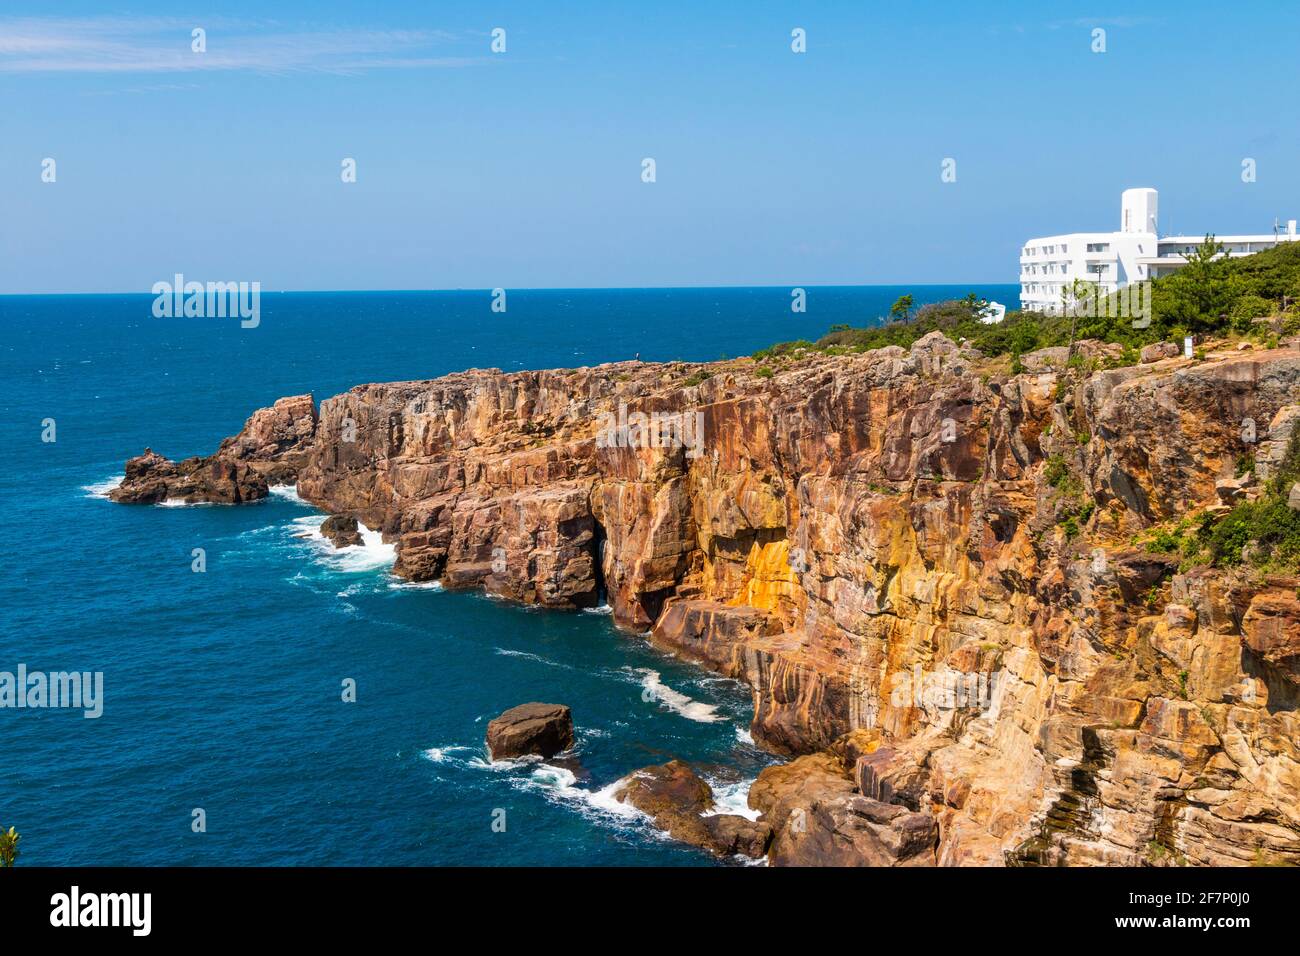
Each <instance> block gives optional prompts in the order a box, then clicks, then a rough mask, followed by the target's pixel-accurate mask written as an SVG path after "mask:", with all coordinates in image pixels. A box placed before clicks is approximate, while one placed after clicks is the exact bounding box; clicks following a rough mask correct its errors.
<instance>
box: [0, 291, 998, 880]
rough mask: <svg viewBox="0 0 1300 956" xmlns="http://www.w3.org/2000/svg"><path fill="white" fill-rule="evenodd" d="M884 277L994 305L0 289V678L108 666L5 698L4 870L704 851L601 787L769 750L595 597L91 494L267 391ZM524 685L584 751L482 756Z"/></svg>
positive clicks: (511, 351)
mask: <svg viewBox="0 0 1300 956" xmlns="http://www.w3.org/2000/svg"><path fill="white" fill-rule="evenodd" d="M906 291H911V292H912V293H913V294H914V295H915V296H916V298H917V301H918V303H919V302H924V301H934V300H938V299H942V298H949V297H952V296H958V295H963V294H965V293H966V292H968V291H976V292H979V293H980V294H982V295H987V296H989V297H991V298H996V299H998V300H999V301H1003V302H1014V301H1015V298H1014V296H1015V295H1016V294H1017V289H1016V287H1015V286H982V287H968V286H961V287H951V288H944V287H909V288H896V287H864V288H813V289H809V290H808V311H807V312H806V313H804V314H793V313H791V312H790V309H789V302H790V295H789V290H788V289H785V288H774V289H697V290H620V291H610V290H590V291H534V292H527V291H521V292H511V293H509V298H508V310H507V312H506V313H504V314H502V313H493V312H491V311H490V309H489V303H490V295H489V293H487V292H444V293H337V294H268V295H264V296H263V298H262V314H261V324H260V325H259V326H258V327H257V328H255V329H241V328H240V327H239V324H238V322H237V320H232V319H155V318H154V317H153V316H152V314H151V311H150V306H151V304H152V298H151V297H150V296H39V297H28V296H7V297H0V330H2V331H3V339H2V340H0V387H2V391H0V396H2V398H0V410H2V413H0V450H2V451H3V456H4V457H3V462H4V467H3V469H0V528H2V529H3V534H4V542H5V543H4V547H2V548H0V671H9V672H14V671H15V670H16V669H17V666H18V665H19V664H20V663H22V664H26V666H27V668H28V669H29V670H31V671H46V672H48V671H60V670H79V671H102V672H103V674H104V703H103V708H104V709H103V716H102V717H100V718H99V719H94V720H88V719H85V718H83V716H82V714H81V712H80V711H74V710H54V709H46V710H32V709H23V710H17V709H9V708H0V825H2V826H4V827H8V826H10V825H13V826H15V827H17V829H18V830H19V831H20V832H21V833H22V842H21V844H20V847H21V850H22V856H21V857H20V863H21V864H32V865H36V864H46V865H66V864H110V865H117V864H123V865H125V864H143V865H148V864H399V865H400V864H405V865H412V864H414V865H430V864H486V865H498V864H562V863H572V864H657V865H698V864H708V863H709V862H710V860H709V859H708V858H707V857H706V856H704V855H703V854H701V853H699V852H697V851H694V850H691V849H688V848H683V847H680V846H677V845H675V844H672V843H669V842H667V841H665V840H663V839H661V838H659V837H658V836H656V835H655V834H654V833H653V832H652V831H650V830H648V829H646V828H645V827H644V826H643V825H641V824H640V823H638V822H637V821H636V820H634V819H629V818H627V817H625V816H621V815H618V814H616V813H613V812H611V811H609V810H608V809H607V808H606V807H605V805H604V801H602V800H601V798H600V796H599V791H600V790H601V789H602V788H604V787H606V786H608V785H609V784H610V783H612V782H613V781H614V780H616V779H617V778H618V777H620V776H622V775H623V774H625V773H627V772H629V771H631V770H634V769H636V768H638V767H641V766H645V765H648V764H651V763H659V762H662V761H664V760H667V759H669V758H671V757H681V758H683V759H686V760H689V761H692V762H694V763H696V764H698V765H699V766H700V767H701V768H702V769H703V770H704V771H705V773H706V776H708V777H709V778H710V779H712V780H713V781H714V782H715V784H716V785H717V786H716V789H718V791H719V793H720V795H722V796H727V797H730V799H733V800H735V801H737V802H739V803H742V804H743V797H744V790H745V787H746V785H747V781H749V780H751V779H752V778H753V776H754V775H755V774H756V773H757V772H758V770H759V769H761V767H762V766H764V765H765V764H766V763H767V762H768V760H769V758H768V757H766V756H765V755H764V754H762V753H761V752H760V751H758V750H756V749H755V748H754V747H753V746H752V744H749V743H748V742H747V735H746V734H745V730H746V728H747V727H748V723H749V719H750V717H751V712H750V705H749V697H748V693H747V692H746V691H745V689H744V688H742V687H740V686H738V685H736V684H733V683H731V682H728V681H723V680H720V679H718V678H716V677H714V676H712V675H710V674H709V673H707V672H705V671H703V670H701V669H699V668H696V667H694V666H691V665H687V664H684V663H681V662H678V661H675V660H674V659H672V658H670V657H667V656H665V655H662V654H660V653H658V652H656V651H653V650H652V649H650V648H649V647H648V646H647V645H646V644H645V642H644V640H643V639H642V638H641V637H639V636H638V635H635V634H628V633H625V632H621V631H618V630H617V629H615V628H614V627H613V626H612V625H611V623H610V619H609V618H608V617H607V616H604V615H599V614H591V613H564V612H547V611H537V610H525V609H521V608H516V607H511V606H507V605H503V604H501V603H499V602H496V601H493V600H489V599H486V598H483V597H480V596H476V595H471V594H458V593H445V592H441V591H438V590H434V589H430V588H415V587H409V586H404V585H401V584H399V583H398V582H396V581H395V580H394V579H392V578H391V577H390V576H389V575H388V573H387V561H388V555H387V554H386V550H385V549H384V548H383V547H382V546H372V547H368V548H366V549H353V550H349V551H343V552H337V553H335V552H332V551H331V550H329V549H326V548H323V547H321V545H320V544H319V543H318V542H316V541H313V540H311V539H309V538H304V537H301V536H299V535H301V533H302V531H303V529H304V526H311V525H314V524H316V523H318V522H319V520H320V519H321V517H322V516H320V515H318V514H317V513H316V512H315V511H314V510H312V509H311V508H310V507H308V506H306V505H305V504H303V503H301V502H298V501H296V500H294V498H293V496H291V495H288V494H278V495H276V496H275V497H273V498H272V499H271V500H269V501H265V502H261V503H258V504H254V505H246V506H241V507H202V506H200V507H124V506H118V505H114V504H111V503H109V502H108V501H106V500H104V499H103V498H102V496H101V494H102V489H103V488H104V487H106V485H105V483H106V482H108V484H109V485H111V481H109V480H110V479H111V478H112V477H113V476H116V475H120V474H121V472H122V463H123V461H124V460H125V459H126V458H127V457H128V456H130V455H134V454H138V453H139V452H140V451H141V449H143V448H144V447H145V446H146V445H149V446H152V447H153V448H154V449H155V450H156V451H159V452H161V453H163V454H165V455H167V456H169V457H172V458H181V457H184V456H187V455H192V454H208V453H210V452H212V451H213V450H214V449H215V448H216V446H217V443H218V441H219V440H220V439H221V438H222V437H224V436H226V435H230V434H233V433H235V432H236V431H238V429H239V428H240V427H241V425H242V424H243V421H244V419H245V418H246V417H247V415H248V414H249V413H250V412H251V411H252V410H253V409H254V408H257V407H259V406H262V405H267V404H269V403H270V402H272V401H273V400H274V399H276V398H277V397H279V396H282V395H288V394H295V393H299V392H304V391H312V392H314V393H315V395H316V398H317V400H319V399H321V398H324V397H328V396H330V395H333V394H336V393H338V392H341V391H343V390H345V389H347V388H349V387H350V386H352V385H354V384H358V383H361V382H367V381H383V380H396V379H413V378H427V377H433V376H436V375H440V374H443V373H446V372H451V371H456V370H459V369H463V368H467V367H498V368H503V369H506V370H511V369H518V368H547V367H557V366H574V365H594V364H597V363H600V362H604V361H612V360H617V359H626V358H631V357H632V356H633V355H634V354H636V353H638V352H639V353H640V355H641V357H642V358H643V359H647V360H655V359H686V360H707V359H715V358H718V357H720V356H722V355H740V354H746V353H749V352H752V351H754V350H756V349H758V348H761V347H763V346H766V345H769V344H771V343H772V342H775V341H780V340H786V339H792V338H798V337H807V338H815V337H817V336H818V335H820V334H822V333H823V332H825V331H826V329H827V328H829V326H831V325H832V324H834V323H837V322H849V323H854V324H863V323H865V322H867V321H870V320H871V319H872V318H873V317H876V316H879V315H881V314H882V313H884V312H885V311H887V309H888V307H889V305H890V303H892V302H893V301H894V299H895V298H897V296H898V295H900V294H902V293H903V292H906ZM47 418H52V419H54V420H55V427H56V429H57V431H56V438H57V440H56V441H54V442H52V443H49V442H43V441H42V440H41V437H42V422H43V420H44V419H47ZM97 492H98V493H97ZM200 547H201V548H204V549H205V550H206V554H207V571H206V573H203V574H197V573H194V572H192V571H191V549H193V548H200ZM345 678H352V679H354V680H355V681H356V683H357V701H356V702H355V703H343V702H342V701H341V699H340V698H341V682H342V681H343V680H344V679H345ZM527 700H547V701H555V702H560V703H566V704H569V705H570V706H571V707H572V708H573V713H574V719H575V722H576V724H577V726H578V728H579V734H578V736H579V745H578V750H577V754H576V760H577V764H578V766H576V767H575V766H574V765H568V766H558V765H557V766H539V765H536V764H533V765H523V766H507V767H505V768H493V767H489V766H488V765H487V764H486V762H485V761H484V759H483V757H484V754H483V744H482V742H483V734H484V730H485V726H486V723H487V721H488V720H489V719H490V718H491V717H493V716H495V715H496V714H497V713H499V712H500V711H501V710H503V709H505V708H506V707H509V706H512V705H514V704H517V703H521V702H523V701H527ZM195 808H202V809H203V810H204V811H205V813H206V823H207V831H206V832H205V833H201V834H196V833H194V832H192V829H191V820H192V811H193V810H194V809H195ZM497 810H504V811H505V823H506V826H505V832H495V831H494V829H493V827H492V823H493V820H494V818H495V819H499V814H498V815H496V816H495V817H494V811H497Z"/></svg>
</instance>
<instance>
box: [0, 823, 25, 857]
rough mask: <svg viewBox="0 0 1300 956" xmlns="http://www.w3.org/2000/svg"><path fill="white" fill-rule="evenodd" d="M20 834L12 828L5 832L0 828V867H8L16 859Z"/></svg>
mask: <svg viewBox="0 0 1300 956" xmlns="http://www.w3.org/2000/svg"><path fill="white" fill-rule="evenodd" d="M21 839H22V834H20V833H19V832H18V831H16V830H15V829H14V828H13V827H10V828H9V829H8V830H5V829H4V828H3V827H0V867H10V866H13V865H14V862H15V861H16V860H17V859H18V841H19V840H21Z"/></svg>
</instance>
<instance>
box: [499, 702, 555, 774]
mask: <svg viewBox="0 0 1300 956" xmlns="http://www.w3.org/2000/svg"><path fill="white" fill-rule="evenodd" d="M572 746H573V714H572V712H571V711H570V710H569V708H568V707H565V706H564V705H563V704H540V703H531V704H520V705H519V706H518V707H511V708H510V709H509V710H507V711H506V712H505V713H503V714H502V715H501V716H500V717H495V718H493V719H492V720H491V721H490V722H489V723H488V726H487V747H488V753H489V754H491V757H492V759H493V760H504V759H509V758H513V757H526V756H529V755H533V754H535V755H537V756H540V757H542V758H547V757H554V756H555V755H556V754H558V753H562V752H564V751H566V750H568V749H570V748H571V747H572Z"/></svg>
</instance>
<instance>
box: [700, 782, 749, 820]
mask: <svg viewBox="0 0 1300 956" xmlns="http://www.w3.org/2000/svg"><path fill="white" fill-rule="evenodd" d="M755 779H757V778H752V779H749V780H733V781H730V782H727V783H720V782H718V781H716V780H713V779H711V778H708V777H706V778H705V781H706V782H707V783H708V785H709V786H710V787H711V788H712V789H713V806H712V808H710V809H709V810H707V811H705V812H704V814H702V815H703V816H706V817H713V816H717V815H718V814H720V813H734V814H735V815H736V816H741V817H744V818H745V819H746V820H757V819H758V816H759V812H758V811H757V810H752V809H750V806H749V788H750V787H751V786H753V784H754V780H755Z"/></svg>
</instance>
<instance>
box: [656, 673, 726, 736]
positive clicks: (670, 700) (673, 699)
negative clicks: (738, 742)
mask: <svg viewBox="0 0 1300 956" xmlns="http://www.w3.org/2000/svg"><path fill="white" fill-rule="evenodd" d="M637 673H638V674H641V675H642V677H641V686H642V687H643V688H645V692H646V694H647V695H649V697H651V698H653V699H654V700H657V701H659V703H661V704H663V705H664V706H665V707H667V708H668V709H669V710H671V711H673V712H674V713H677V714H680V715H681V716H683V717H685V718H686V719H687V720H695V721H699V722H700V723H702V724H712V723H716V722H717V721H719V720H726V719H727V718H725V717H723V716H721V715H720V714H719V713H718V712H717V711H718V708H717V707H716V706H714V705H713V704H705V703H703V702H701V701H698V700H692V699H691V698H689V697H687V696H686V695H685V694H683V693H681V692H680V691H675V690H673V689H672V688H671V687H669V686H668V685H667V684H665V683H664V682H663V681H661V680H660V679H659V672H658V671H652V670H650V669H649V668H646V667H639V668H637Z"/></svg>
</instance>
